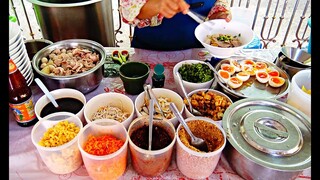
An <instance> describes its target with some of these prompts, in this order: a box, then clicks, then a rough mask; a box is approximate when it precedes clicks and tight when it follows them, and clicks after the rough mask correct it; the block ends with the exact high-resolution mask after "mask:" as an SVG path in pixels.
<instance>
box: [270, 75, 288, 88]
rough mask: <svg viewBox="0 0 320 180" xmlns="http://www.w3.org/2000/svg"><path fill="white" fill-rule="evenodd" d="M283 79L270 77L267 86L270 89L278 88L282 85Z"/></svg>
mask: <svg viewBox="0 0 320 180" xmlns="http://www.w3.org/2000/svg"><path fill="white" fill-rule="evenodd" d="M284 82H285V79H284V78H283V77H278V76H274V77H270V78H269V81H268V83H269V85H270V86H272V87H280V86H282V85H283V84H284Z"/></svg>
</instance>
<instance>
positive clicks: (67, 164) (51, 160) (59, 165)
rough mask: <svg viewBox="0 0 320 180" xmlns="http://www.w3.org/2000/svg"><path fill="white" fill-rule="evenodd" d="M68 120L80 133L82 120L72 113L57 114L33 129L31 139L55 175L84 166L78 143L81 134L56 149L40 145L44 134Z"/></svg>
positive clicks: (41, 121)
mask: <svg viewBox="0 0 320 180" xmlns="http://www.w3.org/2000/svg"><path fill="white" fill-rule="evenodd" d="M63 120H67V121H68V122H69V123H74V124H75V125H76V126H77V127H79V132H80V131H81V129H82V128H83V125H82V122H81V120H80V118H79V117H78V116H76V115H74V114H72V113H68V112H57V113H53V114H50V115H48V116H46V117H44V118H43V119H42V120H39V121H38V122H37V123H36V124H35V125H34V126H33V128H32V131H31V139H32V143H33V145H34V146H35V147H36V148H37V150H38V152H39V154H40V156H41V158H42V160H43V162H44V163H45V164H46V166H47V167H48V168H49V170H50V171H51V172H53V173H55V174H67V173H71V172H73V171H75V170H76V169H78V168H79V167H80V166H81V165H82V164H83V161H82V157H81V153H80V151H79V148H78V145H77V141H78V137H79V133H78V134H77V135H76V136H75V137H74V138H73V139H72V140H71V141H69V142H67V143H65V144H62V145H60V146H56V147H44V146H41V145H39V141H40V140H41V139H42V137H43V135H44V133H45V132H46V131H47V130H48V129H49V128H51V127H53V126H54V125H56V124H58V123H59V122H60V121H63Z"/></svg>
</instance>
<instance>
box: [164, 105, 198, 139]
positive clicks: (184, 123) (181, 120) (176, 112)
mask: <svg viewBox="0 0 320 180" xmlns="http://www.w3.org/2000/svg"><path fill="white" fill-rule="evenodd" d="M169 107H170V109H171V111H172V112H173V114H174V115H175V116H176V117H177V119H178V120H179V122H180V123H181V124H182V126H183V127H184V128H185V129H186V131H187V132H188V134H189V135H190V137H191V139H192V142H193V141H194V140H195V136H194V135H193V133H192V132H191V130H190V129H189V126H188V125H187V123H186V122H185V120H184V118H183V117H182V116H181V114H180V113H179V111H178V109H177V107H176V105H175V104H174V103H173V102H171V103H170V104H169Z"/></svg>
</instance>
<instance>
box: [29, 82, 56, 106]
mask: <svg viewBox="0 0 320 180" xmlns="http://www.w3.org/2000/svg"><path fill="white" fill-rule="evenodd" d="M34 81H35V82H36V83H37V84H38V86H39V87H40V89H41V90H42V91H43V92H44V94H45V95H46V96H47V97H48V98H49V100H50V101H51V103H52V104H53V105H54V107H55V108H57V109H59V108H60V107H59V105H58V103H57V101H56V100H55V99H54V97H53V96H52V94H51V93H50V92H49V90H48V89H47V87H46V86H45V85H44V84H43V82H42V81H41V80H40V79H39V78H35V79H34Z"/></svg>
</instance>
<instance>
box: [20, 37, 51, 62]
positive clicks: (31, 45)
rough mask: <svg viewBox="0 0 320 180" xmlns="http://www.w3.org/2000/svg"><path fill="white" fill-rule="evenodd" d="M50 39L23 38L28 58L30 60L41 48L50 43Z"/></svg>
mask: <svg viewBox="0 0 320 180" xmlns="http://www.w3.org/2000/svg"><path fill="white" fill-rule="evenodd" d="M52 43H53V42H52V41H49V40H47V39H31V40H25V41H24V44H25V46H26V48H27V53H28V56H29V59H30V60H32V58H33V56H34V55H35V54H36V53H37V52H38V51H40V50H41V49H42V48H44V47H46V46H48V45H50V44H52Z"/></svg>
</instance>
